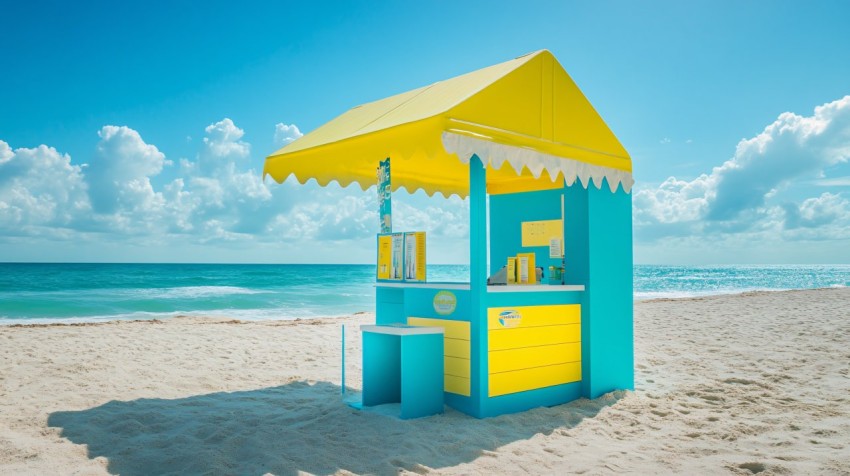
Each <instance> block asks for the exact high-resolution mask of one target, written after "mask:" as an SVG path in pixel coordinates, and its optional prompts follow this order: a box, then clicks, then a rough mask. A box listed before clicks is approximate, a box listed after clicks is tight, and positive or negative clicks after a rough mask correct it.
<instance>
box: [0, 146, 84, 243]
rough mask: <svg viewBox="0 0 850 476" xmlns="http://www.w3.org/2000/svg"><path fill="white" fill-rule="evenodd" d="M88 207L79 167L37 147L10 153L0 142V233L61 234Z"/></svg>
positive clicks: (73, 224)
mask: <svg viewBox="0 0 850 476" xmlns="http://www.w3.org/2000/svg"><path fill="white" fill-rule="evenodd" d="M90 208H91V205H90V203H89V199H88V195H87V193H86V184H85V181H84V180H83V171H82V167H80V166H78V165H72V164H71V158H70V157H69V156H68V155H67V154H60V153H59V152H57V151H56V149H54V148H52V147H47V146H46V145H40V146H38V147H36V148H33V149H27V148H19V149H16V150H12V148H11V147H10V146H9V144H7V143H6V142H4V141H2V140H0V230H2V233H3V234H5V235H47V236H56V235H62V234H64V231H63V229H65V228H68V227H73V226H75V224H76V222H77V221H78V217H79V216H80V215H81V214H84V213H87V212H88V211H89V210H90Z"/></svg>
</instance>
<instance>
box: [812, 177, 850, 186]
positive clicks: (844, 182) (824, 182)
mask: <svg viewBox="0 0 850 476" xmlns="http://www.w3.org/2000/svg"><path fill="white" fill-rule="evenodd" d="M814 183H815V184H816V185H820V186H821V187H850V176H848V177H832V178H828V179H819V180H815V181H814Z"/></svg>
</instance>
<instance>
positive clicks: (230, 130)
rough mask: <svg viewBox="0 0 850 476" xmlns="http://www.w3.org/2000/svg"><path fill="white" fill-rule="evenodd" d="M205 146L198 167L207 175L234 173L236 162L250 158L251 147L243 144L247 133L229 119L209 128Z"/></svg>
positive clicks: (206, 129)
mask: <svg viewBox="0 0 850 476" xmlns="http://www.w3.org/2000/svg"><path fill="white" fill-rule="evenodd" d="M204 131H205V132H206V134H207V136H206V137H204V144H203V148H202V150H201V153H200V154H199V155H198V165H199V166H200V167H201V169H202V170H203V172H204V173H206V174H215V173H232V172H233V170H234V165H235V162H237V161H239V160H240V159H244V158H246V157H248V155H249V154H250V153H251V145H250V144H248V143H247V142H243V141H241V140H240V139H242V136H244V135H245V131H243V130H242V129H240V128H238V127H236V124H234V123H233V121H232V120H230V119H229V118H226V117H225V118H224V119H222V120H220V121H218V122H216V123H214V124H210V125H209V126H207V127H206V128H205V129H204Z"/></svg>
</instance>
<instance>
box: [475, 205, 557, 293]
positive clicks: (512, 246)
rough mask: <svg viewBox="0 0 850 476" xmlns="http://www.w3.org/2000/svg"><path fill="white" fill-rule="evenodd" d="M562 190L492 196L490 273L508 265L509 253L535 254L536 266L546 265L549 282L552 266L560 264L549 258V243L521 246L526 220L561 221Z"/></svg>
mask: <svg viewBox="0 0 850 476" xmlns="http://www.w3.org/2000/svg"><path fill="white" fill-rule="evenodd" d="M563 193H564V191H563V190H562V189H556V190H543V191H539V192H526V193H510V194H504V195H491V196H490V274H495V273H496V271H498V270H500V269H501V268H502V266H505V264H506V263H507V260H508V257H509V256H516V254H517V253H534V260H535V265H536V266H537V267H542V268H543V274H544V275H545V278H544V279H543V283H547V282H548V278H549V266H561V260H560V259H551V258H549V247H548V246H532V247H523V246H522V228H521V224H522V222H524V221H540V220H560V219H561V195H562V194H563Z"/></svg>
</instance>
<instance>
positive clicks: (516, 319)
mask: <svg viewBox="0 0 850 476" xmlns="http://www.w3.org/2000/svg"><path fill="white" fill-rule="evenodd" d="M521 321H522V315H521V314H520V313H519V311H514V310H510V311H502V312H500V313H499V324H501V325H502V327H517V326H519V323H520V322H521Z"/></svg>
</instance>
